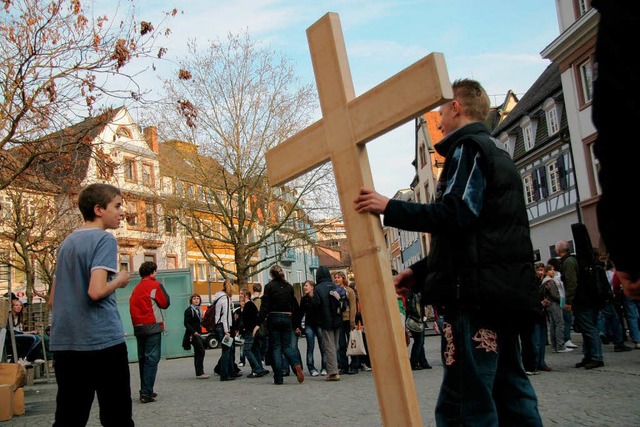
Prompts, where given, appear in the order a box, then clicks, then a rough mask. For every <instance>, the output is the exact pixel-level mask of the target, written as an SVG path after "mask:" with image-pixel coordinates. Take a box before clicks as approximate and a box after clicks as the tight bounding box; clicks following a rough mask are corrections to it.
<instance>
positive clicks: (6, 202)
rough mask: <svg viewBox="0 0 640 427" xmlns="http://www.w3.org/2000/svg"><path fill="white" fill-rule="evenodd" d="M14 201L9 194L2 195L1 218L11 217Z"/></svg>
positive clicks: (0, 202)
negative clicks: (12, 201)
mask: <svg viewBox="0 0 640 427" xmlns="http://www.w3.org/2000/svg"><path fill="white" fill-rule="evenodd" d="M12 208H13V203H11V198H10V197H8V196H0V218H4V219H8V218H10V217H11V211H12Z"/></svg>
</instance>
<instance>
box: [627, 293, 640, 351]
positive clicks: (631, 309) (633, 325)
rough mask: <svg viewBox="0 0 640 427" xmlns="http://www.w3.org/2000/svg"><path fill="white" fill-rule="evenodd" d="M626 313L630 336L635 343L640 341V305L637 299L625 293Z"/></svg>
mask: <svg viewBox="0 0 640 427" xmlns="http://www.w3.org/2000/svg"><path fill="white" fill-rule="evenodd" d="M623 303H624V313H625V317H626V318H627V327H628V328H629V338H630V339H631V341H633V343H634V344H637V343H639V342H640V329H639V328H640V327H639V326H638V305H637V303H636V301H635V300H633V299H631V298H629V297H628V296H626V295H623Z"/></svg>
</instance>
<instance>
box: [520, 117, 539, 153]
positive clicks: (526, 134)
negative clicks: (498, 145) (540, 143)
mask: <svg viewBox="0 0 640 427" xmlns="http://www.w3.org/2000/svg"><path fill="white" fill-rule="evenodd" d="M520 127H521V128H522V137H523V138H524V149H525V151H529V150H531V149H532V148H533V146H534V144H535V142H536V141H535V139H534V137H533V124H532V123H531V119H529V118H528V117H525V118H524V119H523V120H522V122H521V124H520Z"/></svg>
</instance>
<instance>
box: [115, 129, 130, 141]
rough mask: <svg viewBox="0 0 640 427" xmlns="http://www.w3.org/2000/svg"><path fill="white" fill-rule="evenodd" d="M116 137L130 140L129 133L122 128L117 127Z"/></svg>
mask: <svg viewBox="0 0 640 427" xmlns="http://www.w3.org/2000/svg"><path fill="white" fill-rule="evenodd" d="M116 135H117V136H119V137H124V138H129V139H131V137H132V136H131V131H130V130H129V129H127V128H126V127H124V126H118V129H116Z"/></svg>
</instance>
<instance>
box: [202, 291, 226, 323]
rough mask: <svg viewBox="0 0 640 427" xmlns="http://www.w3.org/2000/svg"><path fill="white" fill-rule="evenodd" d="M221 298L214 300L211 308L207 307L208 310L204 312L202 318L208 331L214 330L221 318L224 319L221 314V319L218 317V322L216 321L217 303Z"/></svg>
mask: <svg viewBox="0 0 640 427" xmlns="http://www.w3.org/2000/svg"><path fill="white" fill-rule="evenodd" d="M220 298H223V297H220ZM220 298H218V299H216V300H215V301H213V304H211V305H210V306H209V308H207V311H206V312H205V313H204V317H203V318H202V326H203V327H204V328H205V329H206V330H207V332H213V331H214V329H215V328H216V324H217V323H218V322H219V321H220V320H222V315H220V319H218V322H216V303H217V302H218V301H219V300H220Z"/></svg>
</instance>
